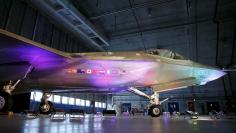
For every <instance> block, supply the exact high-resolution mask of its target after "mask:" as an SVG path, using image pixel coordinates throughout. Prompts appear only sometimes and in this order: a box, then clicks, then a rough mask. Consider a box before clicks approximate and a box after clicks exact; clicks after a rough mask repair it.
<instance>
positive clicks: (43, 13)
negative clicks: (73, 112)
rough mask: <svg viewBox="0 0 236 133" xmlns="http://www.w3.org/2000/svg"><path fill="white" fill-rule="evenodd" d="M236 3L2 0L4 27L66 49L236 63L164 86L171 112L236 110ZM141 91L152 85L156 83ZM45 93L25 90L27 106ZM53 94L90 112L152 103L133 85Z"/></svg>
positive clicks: (65, 104) (221, 0)
mask: <svg viewBox="0 0 236 133" xmlns="http://www.w3.org/2000/svg"><path fill="white" fill-rule="evenodd" d="M235 8H236V1H235V0H119V1H118V0H35V1H33V0H0V12H1V13H0V20H1V21H0V28H1V29H5V30H7V31H9V32H12V33H15V34H18V35H20V36H23V37H26V38H28V39H31V40H33V41H35V42H39V43H42V44H44V45H46V46H49V47H52V48H55V49H58V50H61V51H66V52H75V53H82V52H99V51H106V52H109V51H111V52H112V51H139V50H143V51H145V50H148V49H169V50H172V51H175V52H177V53H180V54H181V55H183V56H185V57H186V58H188V59H190V60H193V61H196V62H199V63H202V64H206V65H210V66H216V67H219V68H220V69H227V70H234V71H228V72H227V75H226V76H224V77H223V78H221V79H218V80H216V81H213V82H210V83H207V84H206V85H203V86H193V87H187V88H185V89H180V90H173V91H167V92H163V93H160V98H161V99H165V98H170V100H168V101H167V102H165V103H163V108H164V110H165V111H169V112H173V111H177V112H184V111H185V110H192V111H197V112H199V113H201V114H208V112H209V111H210V110H212V109H214V110H217V111H219V110H222V111H225V112H228V113H233V112H234V113H235V111H236V101H235V98H236V96H235V95H236V89H235V88H236V82H235V81H236V72H235V69H236V63H235V62H236V54H235V51H236V47H235V45H236V39H235V38H236V23H235V17H236V11H235ZM36 90H37V88H36ZM143 91H145V92H146V93H151V91H150V88H144V90H143ZM40 95H42V94H40V92H38V91H35V92H32V93H31V95H30V94H27V95H26V96H27V97H28V99H30V98H31V101H30V103H29V102H28V103H27V102H26V103H25V104H27V105H28V106H26V107H25V108H31V109H35V108H36V107H35V106H36V105H37V104H38V103H37V100H39V99H38V96H40ZM53 95H54V96H53V99H52V101H53V100H56V99H57V98H58V97H56V96H61V97H60V100H59V102H58V103H57V102H55V104H56V106H57V107H58V108H63V109H65V110H66V109H69V108H77V107H78V108H83V109H85V110H86V112H87V113H95V112H97V111H102V110H104V109H108V110H109V109H117V108H119V109H120V110H121V111H124V112H126V111H127V109H128V110H129V109H130V108H136V109H137V110H138V111H140V112H143V111H145V108H146V107H145V105H146V104H147V103H148V100H146V99H145V98H142V97H139V96H136V95H134V94H132V93H128V92H125V93H119V94H108V95H107V94H85V93H82V94H77V93H74V92H73V93H61V94H53ZM63 96H64V97H65V98H66V99H67V101H66V102H64V100H63ZM19 98H21V97H20V96H19V97H18V99H19ZM70 98H74V99H73V100H72V102H70V101H71V100H70ZM16 99H17V97H16ZM79 100H80V102H79ZM28 101H29V100H28ZM77 101H78V103H77ZM21 102H23V101H21ZM91 103H93V105H92V104H91ZM91 106H95V110H93V109H94V108H93V109H92V107H91ZM16 108H19V107H16ZM16 110H17V109H16ZM18 110H19V109H18Z"/></svg>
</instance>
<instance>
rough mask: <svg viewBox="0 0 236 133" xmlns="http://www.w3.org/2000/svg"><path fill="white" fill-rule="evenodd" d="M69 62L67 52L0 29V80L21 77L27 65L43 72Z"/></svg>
mask: <svg viewBox="0 0 236 133" xmlns="http://www.w3.org/2000/svg"><path fill="white" fill-rule="evenodd" d="M71 62H73V59H72V57H71V56H70V54H69V53H66V52H62V51H59V50H56V49H53V48H50V47H47V46H45V45H42V44H40V43H37V42H34V41H32V40H29V39H26V38H24V37H21V36H19V35H16V34H13V33H10V32H8V31H5V30H2V29H0V81H9V80H18V79H22V77H23V76H24V75H25V73H26V71H27V69H28V68H29V66H32V67H33V68H34V71H38V72H40V71H41V72H43V71H47V70H53V69H57V68H58V69H59V68H60V67H64V66H67V65H68V64H70V63H71ZM47 72H49V73H50V71H47Z"/></svg>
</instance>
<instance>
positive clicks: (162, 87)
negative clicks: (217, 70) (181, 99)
mask: <svg viewBox="0 0 236 133" xmlns="http://www.w3.org/2000/svg"><path fill="white" fill-rule="evenodd" d="M196 84H197V80H196V78H194V77H190V78H184V79H180V80H175V81H171V82H167V83H162V84H158V85H155V86H152V88H153V90H154V91H157V92H164V91H169V90H175V89H181V88H186V87H188V86H193V85H196Z"/></svg>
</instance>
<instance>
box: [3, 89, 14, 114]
mask: <svg viewBox="0 0 236 133" xmlns="http://www.w3.org/2000/svg"><path fill="white" fill-rule="evenodd" d="M12 105H13V99H12V96H11V95H10V94H9V93H7V92H4V91H0V112H5V111H9V110H10V109H11V108H12Z"/></svg>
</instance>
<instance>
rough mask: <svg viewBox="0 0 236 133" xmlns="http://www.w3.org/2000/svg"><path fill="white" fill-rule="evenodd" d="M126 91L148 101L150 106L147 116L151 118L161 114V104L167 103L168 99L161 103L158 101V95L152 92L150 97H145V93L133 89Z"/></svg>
mask: <svg viewBox="0 0 236 133" xmlns="http://www.w3.org/2000/svg"><path fill="white" fill-rule="evenodd" d="M128 91H130V92H132V93H135V94H137V95H139V96H143V97H145V98H147V99H149V100H150V101H149V102H150V104H149V105H148V114H149V115H151V116H152V117H159V116H160V115H161V114H162V107H161V104H162V103H163V102H165V101H167V100H168V99H169V98H166V99H164V100H163V101H159V93H158V92H154V93H153V94H152V95H150V96H149V95H147V94H146V93H144V92H142V91H140V90H138V89H136V88H134V87H130V88H129V89H128Z"/></svg>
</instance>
